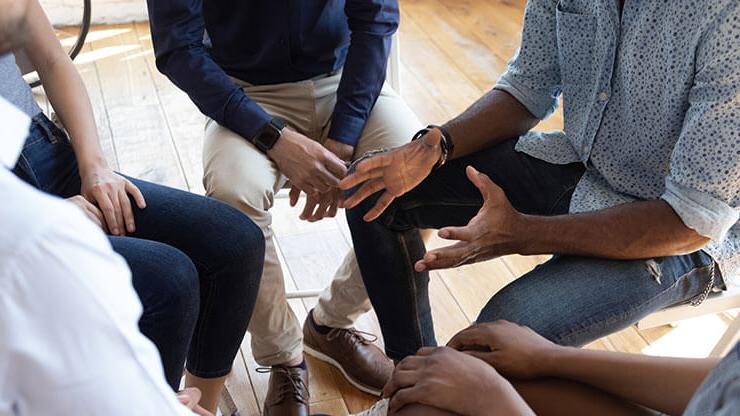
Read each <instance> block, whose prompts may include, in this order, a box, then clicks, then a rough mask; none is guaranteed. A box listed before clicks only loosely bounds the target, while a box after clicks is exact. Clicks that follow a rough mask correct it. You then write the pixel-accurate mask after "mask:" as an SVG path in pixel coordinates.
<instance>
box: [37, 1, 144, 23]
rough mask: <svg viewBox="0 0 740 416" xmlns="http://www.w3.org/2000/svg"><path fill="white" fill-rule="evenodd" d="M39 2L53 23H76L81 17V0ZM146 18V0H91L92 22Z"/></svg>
mask: <svg viewBox="0 0 740 416" xmlns="http://www.w3.org/2000/svg"><path fill="white" fill-rule="evenodd" d="M40 2H41V4H42V5H43V6H44V10H46V14H47V15H49V19H50V20H51V22H52V24H54V25H58V26H67V25H77V24H79V23H80V20H81V19H82V0H40ZM146 19H147V15H146V0H92V22H93V23H97V24H99V23H123V22H133V21H142V20H146Z"/></svg>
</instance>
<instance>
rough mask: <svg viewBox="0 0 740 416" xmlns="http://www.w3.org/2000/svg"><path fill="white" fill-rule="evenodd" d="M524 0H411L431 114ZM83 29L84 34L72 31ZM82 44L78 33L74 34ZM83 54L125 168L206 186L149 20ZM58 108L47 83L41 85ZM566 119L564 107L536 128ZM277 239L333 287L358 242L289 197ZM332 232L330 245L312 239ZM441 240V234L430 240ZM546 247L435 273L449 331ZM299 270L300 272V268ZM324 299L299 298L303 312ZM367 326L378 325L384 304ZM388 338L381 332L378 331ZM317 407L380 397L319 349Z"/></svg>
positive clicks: (481, 65)
mask: <svg viewBox="0 0 740 416" xmlns="http://www.w3.org/2000/svg"><path fill="white" fill-rule="evenodd" d="M523 4H524V0H401V12H402V24H401V29H400V41H401V50H402V71H401V78H402V95H403V97H404V98H405V99H406V100H407V101H408V102H409V104H410V106H411V107H412V108H413V109H414V111H416V112H417V114H418V115H419V117H420V119H421V120H422V121H424V122H428V123H441V122H444V121H446V120H448V119H450V118H451V117H453V116H455V115H457V114H458V113H459V112H461V111H462V110H464V109H465V108H466V107H467V106H468V105H470V104H471V103H472V102H473V101H474V100H475V99H476V98H478V97H480V96H481V95H482V94H483V93H484V92H485V91H487V90H488V89H490V88H491V86H492V85H493V83H494V82H495V80H496V79H497V77H498V76H499V75H500V74H501V73H502V72H503V71H504V69H505V67H506V61H507V60H508V59H509V57H510V56H511V55H512V54H513V53H514V51H515V49H516V47H517V45H518V44H519V40H520V33H519V32H520V30H521V20H522V15H523ZM72 35H73V34H72ZM62 37H63V43H64V44H66V45H68V46H69V45H71V44H72V42H73V38H72V37H66V38H65V36H64V35H63V36H62ZM76 63H77V66H78V69H79V70H80V72H81V73H82V76H83V79H84V81H85V84H86V85H87V87H88V90H89V91H90V96H91V100H92V102H93V106H94V110H95V114H96V119H97V121H98V126H99V129H100V133H101V139H102V141H103V147H104V149H105V152H106V155H107V157H108V159H109V161H110V162H111V164H112V165H113V166H114V167H116V168H117V169H120V170H121V171H122V172H124V173H126V174H129V175H132V176H136V177H139V178H142V179H146V180H150V181H154V182H158V183H163V184H167V185H170V186H174V187H177V188H181V189H187V190H190V191H192V192H196V193H203V187H202V185H201V173H202V166H201V158H200V151H201V142H202V136H203V125H204V120H205V119H204V117H203V116H202V115H201V114H200V113H199V112H198V110H197V109H196V108H195V107H194V106H193V104H192V103H191V102H190V100H189V99H188V97H187V96H186V95H185V94H184V93H182V92H181V91H180V90H178V89H177V88H176V87H174V86H173V85H172V84H171V83H170V82H169V81H168V80H167V79H166V78H165V77H164V76H162V75H161V74H159V73H158V72H157V70H156V68H155V66H154V57H153V53H152V46H151V37H150V34H149V28H148V25H147V24H146V23H131V24H124V25H114V26H100V27H94V28H93V30H92V32H91V34H90V36H89V37H88V43H87V45H86V46H85V49H84V51H83V53H82V54H81V55H80V56H79V57H78V59H77V61H76ZM38 95H39V100H40V101H42V105H43V106H44V107H43V108H46V109H47V111H48V105H47V104H46V103H45V100H44V97H43V91H40V90H39V91H38ZM561 126H562V115H561V113H560V112H558V113H556V114H555V115H554V116H553V117H551V118H550V119H548V120H545V121H544V122H542V123H541V124H540V125H539V126H538V127H537V128H538V129H545V130H551V129H556V128H560V127H561ZM273 213H274V217H275V234H276V236H277V241H278V249H279V251H280V255H281V261H282V262H283V265H284V269H285V271H286V273H285V276H286V284H287V287H288V288H289V290H295V289H308V288H317V287H323V286H325V285H327V284H328V283H329V281H330V280H331V278H332V275H331V273H329V272H327V271H329V270H333V269H334V268H335V267H336V266H337V265H338V264H339V263H340V261H341V256H342V255H343V254H344V253H345V252H346V250H348V249H349V248H350V244H351V239H350V236H349V231H348V228H347V225H346V222H345V220H344V216H343V215H338V216H337V218H335V219H329V220H324V221H322V222H319V223H317V224H308V223H304V222H301V221H299V220H298V219H297V217H298V213H299V210H298V209H291V208H290V207H289V205H288V201H287V199H285V198H278V199H277V200H276V206H275V208H274V210H273ZM316 241H321V242H322V244H321V246H320V247H318V246H316V244H313V242H316ZM440 243H441V242H440V241H438V240H434V241H432V242H431V245H438V244H440ZM544 259H545V257H521V256H509V257H505V258H501V259H497V260H493V261H489V262H486V263H482V264H476V265H472V266H466V267H463V268H460V269H456V270H449V271H441V272H434V273H432V281H431V301H432V306H433V313H434V318H435V325H436V329H437V333H438V337H439V342H440V343H444V342H446V341H447V340H448V339H449V338H450V337H451V336H452V335H453V334H454V333H455V332H457V331H459V330H460V329H462V328H464V327H465V326H467V325H468V324H469V323H470V322H471V321H472V320H473V319H475V317H476V316H477V314H478V311H479V310H480V309H481V307H482V306H483V305H484V304H485V303H486V302H487V301H488V299H489V298H490V297H491V295H493V294H494V293H495V292H496V291H497V290H499V289H500V288H501V287H503V286H504V285H506V284H507V283H508V282H510V281H511V280H513V279H515V278H516V277H518V276H520V275H522V274H523V273H526V272H527V271H528V270H531V269H532V268H533V267H534V266H536V265H537V264H539V263H540V262H541V261H543V260H544ZM298 271H300V272H298ZM314 304H315V299H306V300H293V301H291V305H292V307H293V309H294V310H295V312H296V314H297V315H298V316H299V318H300V319H303V318H304V317H305V316H306V313H307V311H308V310H310V308H311V307H312V306H313V305H314ZM726 325H727V322H726V319H725V318H724V317H723V316H721V315H719V316H708V317H704V318H698V319H697V320H694V321H691V322H689V323H687V324H682V325H681V326H678V327H676V328H671V327H669V326H665V327H660V328H655V329H651V330H647V331H638V330H637V329H636V328H628V329H626V330H624V331H621V332H619V333H617V334H614V335H611V336H609V337H606V338H604V339H601V340H598V341H596V342H594V343H592V344H591V345H589V346H588V347H589V348H598V349H608V350H617V351H625V352H635V353H650V354H673V355H685V356H701V355H703V354H706V353H707V352H708V351H709V349H711V346H712V345H713V344H714V342H715V341H716V340H717V339H718V337H719V334H720V333H721V332H722V331H723V328H725V327H726ZM358 327H359V328H360V329H363V330H366V331H370V332H374V333H379V331H378V325H377V320H376V318H375V316H374V314H373V313H370V314H367V315H366V316H363V317H362V318H361V320H360V322H358ZM379 342H380V343H382V340H380V341H379ZM309 365H310V367H311V399H312V410H313V412H321V413H327V414H332V415H345V414H347V413H348V412H350V413H351V412H357V411H360V410H363V409H364V408H366V407H368V406H369V405H370V404H372V403H373V401H374V399H373V398H372V397H370V396H368V395H366V394H363V393H360V392H358V391H357V390H355V389H353V388H352V387H351V386H350V385H349V384H348V383H347V382H346V381H345V380H344V379H343V378H342V376H341V375H340V373H339V372H338V371H337V370H335V369H334V368H332V367H330V366H328V365H325V364H322V363H319V362H316V361H314V360H309ZM256 368H257V364H256V363H255V362H254V360H253V358H252V354H251V351H250V346H249V335H247V337H246V338H245V340H244V342H243V344H242V349H241V352H240V354H239V356H238V357H237V359H236V365H235V367H234V372H233V374H232V375H231V377H230V378H229V380H228V386H229V388H230V390H231V391H232V392H233V395H234V400H235V401H236V403H237V405H238V406H239V409H240V410H241V413H242V415H245V416H250V415H259V414H260V408H261V406H262V403H263V400H264V397H265V393H266V389H267V380H268V375H265V374H261V373H257V372H256Z"/></svg>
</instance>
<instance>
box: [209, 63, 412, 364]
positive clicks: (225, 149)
mask: <svg viewBox="0 0 740 416" xmlns="http://www.w3.org/2000/svg"><path fill="white" fill-rule="evenodd" d="M340 78H341V74H336V75H329V76H325V77H320V78H315V79H312V80H306V81H301V82H294V83H285V84H277V85H257V86H254V85H250V84H246V83H243V82H239V81H237V82H238V83H239V84H240V86H241V87H242V88H243V89H244V92H245V93H246V94H247V96H249V97H250V98H251V99H253V100H254V101H255V102H257V103H258V104H260V105H261V106H262V108H263V109H265V111H267V112H268V113H269V114H271V115H273V116H276V117H279V118H281V119H283V120H285V122H286V123H287V124H288V126H290V127H291V128H293V129H295V130H296V131H298V132H300V133H301V134H304V135H306V136H307V137H309V138H311V139H313V140H316V141H319V142H322V143H323V141H324V140H326V139H327V134H328V132H329V126H330V123H331V114H332V112H333V110H334V105H335V104H336V92H337V87H338V86H339V81H340ZM420 127H421V126H420V123H419V121H418V120H417V118H416V116H415V115H414V113H413V112H412V111H411V109H409V107H408V106H407V105H406V104H405V102H404V101H403V99H402V98H401V97H400V96H399V95H398V94H397V93H396V92H395V91H393V90H392V89H391V88H390V87H388V86H387V85H386V86H385V87H384V88H383V90H382V92H381V95H380V97H379V98H378V101H377V103H376V104H375V107H374V108H373V110H372V112H371V114H370V117H369V119H368V121H367V123H366V125H365V128H364V130H363V132H362V137H361V138H360V141H359V143H358V145H357V147H356V149H355V154H354V157H355V158H357V157H360V156H362V155H363V154H364V153H365V152H368V151H370V150H374V149H379V148H390V147H396V146H400V145H402V144H404V143H407V142H408V141H409V140H410V139H411V137H412V136H413V134H414V133H415V132H416V131H417V130H419V128H420ZM203 165H204V170H205V173H204V179H203V182H204V185H205V189H206V193H207V195H208V196H210V197H213V198H216V199H219V200H221V201H224V202H226V203H227V204H229V205H231V206H232V207H235V208H237V209H239V210H240V211H242V212H243V213H245V214H246V215H247V216H249V217H250V218H251V219H252V220H253V221H254V222H255V223H257V225H259V226H260V228H261V229H262V231H263V233H264V236H265V245H266V252H265V265H264V272H263V274H262V282H261V285H260V289H259V294H258V297H257V303H256V305H255V309H254V313H253V315H252V319H251V321H250V324H249V332H250V333H251V334H252V352H253V354H254V357H255V359H256V361H257V362H258V363H259V364H260V365H265V366H270V365H276V364H280V363H283V362H286V361H288V360H290V359H292V358H295V357H297V356H299V355H300V354H301V353H302V351H303V336H302V330H301V323H300V322H298V319H297V318H296V316H295V315H294V314H293V311H292V310H291V309H290V306H289V305H288V301H287V299H286V297H285V285H284V281H283V271H282V269H281V266H280V261H279V259H278V254H277V251H276V248H275V242H274V237H273V232H272V217H271V215H270V212H269V210H270V208H271V207H272V205H273V199H274V195H275V193H276V192H277V191H279V190H280V188H281V187H282V186H283V185H284V184H285V181H286V178H285V177H284V176H283V175H282V174H281V173H280V171H279V170H278V167H277V166H276V165H275V163H273V162H272V160H270V159H269V158H268V157H267V156H266V155H264V154H263V153H262V152H260V151H259V150H257V149H256V148H255V147H254V146H253V145H252V144H251V143H249V142H247V141H246V140H245V139H244V138H243V137H241V136H239V135H238V134H236V133H234V132H232V131H231V130H229V129H227V128H225V127H222V126H221V125H219V124H218V123H216V122H215V121H213V120H208V121H207V123H206V128H205V142H204V148H203ZM370 307H371V305H370V301H369V299H368V296H367V292H366V291H365V287H364V284H363V282H362V277H361V276H360V271H359V268H358V266H357V261H356V259H355V255H354V252H352V251H350V252H349V253H347V255H346V256H345V258H344V261H343V262H342V264H341V266H340V267H339V269H338V270H337V271H336V274H335V276H334V280H333V282H332V284H331V285H330V286H329V287H328V288H326V289H325V290H324V291H323V293H322V294H321V295H320V297H319V302H318V305H317V306H316V308H315V309H314V317H315V319H316V320H317V321H318V322H319V323H321V324H323V325H327V326H331V327H336V328H347V327H350V326H352V325H353V322H354V320H355V319H356V318H357V317H359V316H360V315H362V314H363V313H365V312H367V311H369V310H370Z"/></svg>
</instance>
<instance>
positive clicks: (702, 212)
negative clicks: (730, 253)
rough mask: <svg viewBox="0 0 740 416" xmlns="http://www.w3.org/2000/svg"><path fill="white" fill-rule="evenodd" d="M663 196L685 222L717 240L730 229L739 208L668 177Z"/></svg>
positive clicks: (721, 238) (737, 215)
mask: <svg viewBox="0 0 740 416" xmlns="http://www.w3.org/2000/svg"><path fill="white" fill-rule="evenodd" d="M661 199H663V200H664V201H666V202H667V203H668V204H669V205H670V206H671V208H673V210H674V211H676V214H678V216H679V217H680V218H681V221H683V223H684V224H685V225H686V226H687V227H689V228H691V229H692V230H694V231H696V232H697V233H699V234H701V235H703V236H704V237H707V238H711V239H712V240H714V241H717V242H721V241H722V240H724V239H725V236H726V235H727V232H728V231H729V230H730V228H732V226H733V225H735V223H737V221H738V218H739V217H740V212H739V211H738V210H737V209H735V208H733V207H731V206H730V205H728V204H727V203H726V202H724V201H722V200H721V199H718V198H715V197H714V196H712V195H710V194H708V193H706V192H701V191H697V190H695V189H692V188H689V187H686V186H684V185H681V184H679V183H677V182H675V181H673V180H672V179H670V178H666V187H665V192H664V193H663V195H662V196H661Z"/></svg>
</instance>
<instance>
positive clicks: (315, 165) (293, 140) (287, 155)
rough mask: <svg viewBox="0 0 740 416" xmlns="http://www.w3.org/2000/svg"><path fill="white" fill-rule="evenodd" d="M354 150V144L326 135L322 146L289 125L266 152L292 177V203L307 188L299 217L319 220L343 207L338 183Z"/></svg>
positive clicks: (293, 204)
mask: <svg viewBox="0 0 740 416" xmlns="http://www.w3.org/2000/svg"><path fill="white" fill-rule="evenodd" d="M353 153H354V147H352V146H351V145H348V144H344V143H341V142H339V141H336V140H332V139H327V140H326V142H325V143H324V145H323V146H322V145H321V144H319V143H317V142H316V141H314V140H311V139H309V138H308V137H306V136H304V135H302V134H300V133H298V132H295V131H293V130H290V129H288V128H286V129H284V130H283V132H282V134H281V136H280V139H279V140H278V141H277V143H275V146H274V147H273V148H272V149H270V150H269V151H268V152H267V155H268V156H269V157H270V158H271V159H272V160H273V161H274V162H275V163H276V164H277V166H278V168H279V169H280V171H281V172H282V173H283V174H284V175H285V176H286V177H287V178H288V180H290V184H291V189H290V206H295V205H296V204H297V203H298V199H299V197H300V195H301V192H304V193H305V194H306V205H305V206H304V208H303V212H301V215H300V218H301V219H302V220H306V221H309V222H316V221H319V220H321V219H323V218H327V217H334V216H335V215H336V214H337V210H338V209H339V208H341V207H342V205H343V203H344V193H343V192H342V190H341V189H339V187H338V185H339V181H340V180H341V179H342V178H344V177H345V175H346V174H347V164H348V163H349V161H350V160H351V159H352V155H353Z"/></svg>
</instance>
